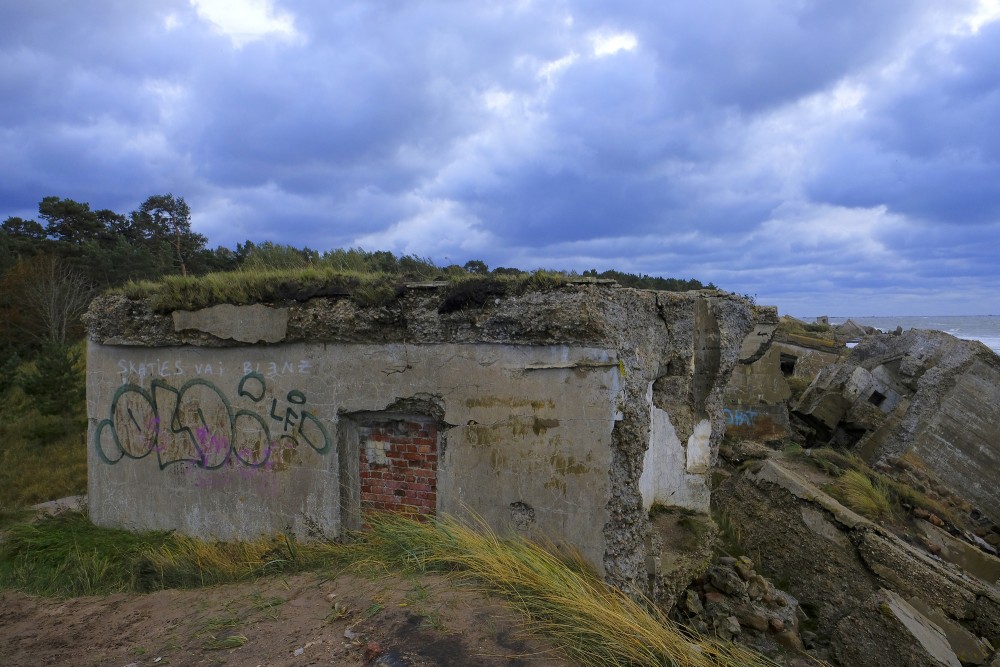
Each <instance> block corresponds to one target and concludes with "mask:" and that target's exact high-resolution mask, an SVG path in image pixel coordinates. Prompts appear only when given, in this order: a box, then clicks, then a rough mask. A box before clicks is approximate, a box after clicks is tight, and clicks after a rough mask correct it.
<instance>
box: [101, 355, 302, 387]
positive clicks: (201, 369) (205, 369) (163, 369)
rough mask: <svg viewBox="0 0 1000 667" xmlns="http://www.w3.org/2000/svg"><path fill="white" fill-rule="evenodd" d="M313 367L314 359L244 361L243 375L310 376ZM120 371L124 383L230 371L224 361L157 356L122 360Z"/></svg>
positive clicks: (222, 373)
mask: <svg viewBox="0 0 1000 667" xmlns="http://www.w3.org/2000/svg"><path fill="white" fill-rule="evenodd" d="M311 369H312V362H311V361H309V360H308V359H300V360H298V361H285V362H282V363H278V362H276V361H263V362H262V361H244V362H243V375H249V374H251V373H257V374H260V375H264V376H266V377H269V378H275V377H278V376H280V375H295V374H297V375H306V374H308V373H309V372H310V370H311ZM118 372H119V373H120V374H121V376H122V383H123V384H124V383H127V382H128V379H129V378H138V379H139V380H140V382H141V381H142V380H144V379H145V378H147V377H149V378H156V377H160V378H167V377H177V376H181V375H212V376H223V375H225V374H226V367H225V366H223V364H222V362H220V361H216V362H214V363H213V362H210V361H207V362H204V363H194V364H192V363H190V362H184V361H181V360H179V359H155V360H152V361H134V360H131V359H119V360H118Z"/></svg>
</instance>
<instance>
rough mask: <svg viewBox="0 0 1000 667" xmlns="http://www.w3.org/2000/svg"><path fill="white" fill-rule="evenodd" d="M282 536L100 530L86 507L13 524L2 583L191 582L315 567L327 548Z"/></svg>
mask: <svg viewBox="0 0 1000 667" xmlns="http://www.w3.org/2000/svg"><path fill="white" fill-rule="evenodd" d="M290 544H291V543H290V542H289V541H288V540H287V539H285V538H284V537H282V538H279V539H277V540H256V541H252V542H203V541H201V540H195V539H192V538H189V537H185V536H183V535H177V534H173V533H163V532H143V533H132V532H128V531H125V530H114V529H108V528H98V527H96V526H94V525H93V524H92V523H90V521H89V519H88V518H87V517H86V516H85V515H84V514H83V513H80V512H63V513H61V514H59V515H57V516H54V517H44V518H41V519H39V520H37V521H34V522H22V523H15V524H14V525H11V526H9V527H8V528H7V529H6V532H5V534H4V536H3V539H2V540H0V587H2V588H15V589H18V590H23V591H26V592H29V593H36V594H39V595H49V596H58V597H71V596H76V595H105V594H109V593H118V592H141V591H151V590H158V589H162V588H193V587H199V586H208V585H213V584H222V583H230V582H236V581H244V580H248V579H253V578H256V577H260V576H264V575H267V574H274V573H280V572H290V571H297V570H303V569H307V568H315V567H317V566H318V565H319V563H320V560H319V559H320V558H321V557H323V555H324V554H323V553H322V547H319V546H315V545H314V546H309V547H307V546H305V545H303V546H302V547H300V548H299V549H295V550H293V549H292V548H291V546H290Z"/></svg>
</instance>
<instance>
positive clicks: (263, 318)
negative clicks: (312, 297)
mask: <svg viewBox="0 0 1000 667" xmlns="http://www.w3.org/2000/svg"><path fill="white" fill-rule="evenodd" d="M173 320H174V331H175V332H177V333H180V332H182V331H188V330H194V331H202V332H204V333H208V334H212V335H213V336H215V337H216V338H221V339H223V340H235V341H239V342H241V343H280V342H281V341H283V340H284V339H285V335H286V333H287V331H288V309H287V308H271V307H269V306H265V305H263V304H259V303H255V304H253V305H252V306H234V305H232V304H228V303H224V304H220V305H218V306H212V307H211V308H202V309H201V310H195V311H189V310H175V311H174V312H173Z"/></svg>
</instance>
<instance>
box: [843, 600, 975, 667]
mask: <svg viewBox="0 0 1000 667" xmlns="http://www.w3.org/2000/svg"><path fill="white" fill-rule="evenodd" d="M830 646H831V650H832V653H833V655H834V657H836V658H837V660H838V661H839V662H840V664H842V665H851V667H868V666H871V667H962V663H961V662H959V660H958V657H957V656H956V655H955V652H954V651H952V650H951V646H950V645H949V644H948V639H947V637H946V636H945V634H944V632H943V631H942V630H941V628H939V627H938V626H937V625H936V624H934V623H933V622H932V621H930V620H929V619H928V618H927V617H926V616H924V615H923V614H921V613H920V612H919V611H918V610H917V609H916V608H914V607H913V606H912V605H911V604H909V603H908V602H907V601H906V600H904V599H903V598H901V597H900V596H898V595H896V594H895V593H893V592H892V591H890V590H886V589H884V588H883V589H880V590H879V591H878V592H876V593H875V594H874V595H873V596H872V597H870V598H869V599H868V600H866V601H865V602H864V603H863V604H862V605H860V606H859V607H858V608H857V609H856V610H855V611H854V613H852V614H850V615H849V616H847V617H845V618H844V619H843V620H841V621H840V623H838V624H837V629H836V631H835V632H834V634H833V637H832V638H831V643H830Z"/></svg>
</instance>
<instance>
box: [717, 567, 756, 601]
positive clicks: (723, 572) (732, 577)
mask: <svg viewBox="0 0 1000 667" xmlns="http://www.w3.org/2000/svg"><path fill="white" fill-rule="evenodd" d="M708 580H709V582H711V584H712V585H713V586H715V588H717V589H719V590H720V591H722V592H723V593H725V594H726V595H742V594H744V593H746V589H747V585H746V584H745V583H744V582H743V580H742V579H740V577H739V575H737V574H736V573H735V572H734V571H732V570H730V569H729V568H724V567H719V566H717V565H714V566H712V567H711V568H709V570H708Z"/></svg>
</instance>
